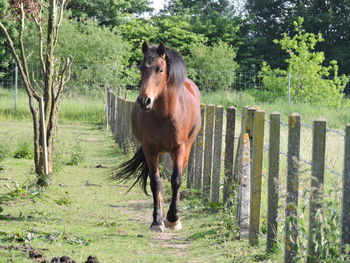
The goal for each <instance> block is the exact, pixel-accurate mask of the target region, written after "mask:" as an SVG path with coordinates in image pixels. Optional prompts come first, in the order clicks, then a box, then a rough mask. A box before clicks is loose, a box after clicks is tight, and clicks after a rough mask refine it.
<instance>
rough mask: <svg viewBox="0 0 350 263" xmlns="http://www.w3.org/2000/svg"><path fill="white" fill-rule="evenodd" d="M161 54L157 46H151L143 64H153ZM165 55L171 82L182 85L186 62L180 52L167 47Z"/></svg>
mask: <svg viewBox="0 0 350 263" xmlns="http://www.w3.org/2000/svg"><path fill="white" fill-rule="evenodd" d="M158 57H159V55H158V53H157V47H156V46H152V47H150V48H149V49H148V50H147V52H146V53H145V56H144V60H143V62H142V66H145V65H152V64H153V62H154V61H155V59H156V58H158ZM165 57H166V62H167V69H168V72H167V75H168V78H169V80H170V81H171V82H173V83H174V84H175V85H176V86H178V87H181V86H182V84H183V83H184V81H185V78H186V64H185V62H184V60H183V59H182V57H181V55H180V53H179V52H177V51H175V50H172V49H169V48H166V50H165Z"/></svg>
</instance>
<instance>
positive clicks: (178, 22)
mask: <svg viewBox="0 0 350 263" xmlns="http://www.w3.org/2000/svg"><path fill="white" fill-rule="evenodd" d="M116 30H117V31H118V32H119V33H120V34H121V35H122V36H123V39H125V40H127V41H128V43H130V45H131V56H130V60H129V64H130V65H131V67H130V70H129V72H134V76H137V79H134V81H133V82H132V83H130V84H132V85H136V84H137V80H138V79H139V74H138V73H136V66H137V65H138V64H139V63H140V61H141V59H142V56H143V54H142V51H141V45H142V43H143V42H144V41H148V42H150V43H154V44H158V43H159V42H160V41H162V42H164V43H165V44H166V45H167V46H168V47H171V48H173V49H175V50H177V51H179V52H180V53H181V54H182V55H183V56H188V55H189V54H190V49H191V48H192V47H195V46H196V45H197V44H200V43H204V42H206V37H204V36H203V35H201V34H197V33H194V32H193V30H194V26H193V25H192V24H191V23H190V17H189V16H186V15H184V16H176V15H174V16H168V15H161V16H157V17H153V18H151V19H145V18H130V20H129V21H128V22H126V23H124V24H122V25H120V26H119V27H118V28H117V29H116Z"/></svg>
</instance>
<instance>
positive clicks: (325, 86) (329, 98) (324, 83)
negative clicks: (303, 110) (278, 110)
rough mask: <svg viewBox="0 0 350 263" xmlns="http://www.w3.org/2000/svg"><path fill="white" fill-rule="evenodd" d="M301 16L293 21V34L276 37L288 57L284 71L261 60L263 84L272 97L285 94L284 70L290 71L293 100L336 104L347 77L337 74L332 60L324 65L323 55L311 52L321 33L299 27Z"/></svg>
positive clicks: (285, 79)
mask: <svg viewBox="0 0 350 263" xmlns="http://www.w3.org/2000/svg"><path fill="white" fill-rule="evenodd" d="M303 21H304V20H303V19H302V18H298V20H297V21H295V22H294V23H293V24H294V26H295V32H296V34H295V35H294V36H293V37H290V36H288V35H287V34H286V33H284V34H283V38H282V39H280V40H275V41H274V42H275V43H276V44H280V46H281V49H282V50H283V51H285V52H286V53H287V54H288V55H289V58H288V59H286V63H287V65H288V69H287V70H281V69H279V68H277V69H271V67H270V66H269V65H268V64H267V63H264V64H263V67H262V69H261V73H262V75H263V77H262V78H263V83H264V85H265V87H266V88H267V89H268V90H269V91H270V95H272V96H274V97H279V96H286V95H287V78H286V75H287V72H289V73H290V74H291V76H292V77H291V96H292V98H293V100H296V101H302V102H314V103H321V104H323V105H324V104H325V105H328V106H337V105H338V104H339V103H340V102H341V99H342V98H343V94H342V91H343V90H344V88H345V85H346V82H347V78H346V76H338V66H337V62H336V61H335V60H333V61H331V63H330V65H329V66H323V62H324V60H325V55H324V53H323V52H314V49H315V46H316V44H317V43H319V42H322V41H324V39H323V37H322V34H317V35H315V34H313V33H307V32H306V31H305V29H303V27H302V23H303Z"/></svg>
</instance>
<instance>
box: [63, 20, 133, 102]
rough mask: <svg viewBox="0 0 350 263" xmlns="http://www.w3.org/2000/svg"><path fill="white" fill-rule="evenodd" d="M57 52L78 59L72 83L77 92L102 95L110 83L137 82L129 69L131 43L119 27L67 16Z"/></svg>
mask: <svg viewBox="0 0 350 263" xmlns="http://www.w3.org/2000/svg"><path fill="white" fill-rule="evenodd" d="M82 43H84V44H83V45H82ZM57 54H59V55H60V56H62V57H66V56H69V55H70V56H72V57H73V58H74V63H73V65H72V79H71V81H70V83H69V87H71V88H70V91H71V92H73V93H74V94H77V93H78V94H86V95H89V96H96V95H101V94H102V93H103V92H104V87H105V85H106V84H109V85H113V86H125V85H126V84H129V83H130V82H133V81H134V80H133V79H130V78H129V77H130V72H129V71H128V69H127V68H126V65H127V64H128V59H129V56H130V48H129V45H128V44H127V43H126V41H124V40H122V39H121V37H120V36H119V35H118V34H117V33H116V32H115V30H110V29H109V28H107V27H101V26H98V25H97V23H96V22H92V21H88V22H86V23H85V24H82V23H79V22H77V21H74V20H68V19H64V20H63V23H62V30H61V37H60V39H59V41H58V46H57Z"/></svg>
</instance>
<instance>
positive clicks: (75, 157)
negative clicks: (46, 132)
mask: <svg viewBox="0 0 350 263" xmlns="http://www.w3.org/2000/svg"><path fill="white" fill-rule="evenodd" d="M84 158H85V154H84V151H83V148H82V147H81V145H80V144H79V143H77V144H76V145H74V146H73V148H72V150H71V152H70V153H69V156H68V160H67V161H66V163H65V164H66V165H78V164H80V163H81V162H82V161H84Z"/></svg>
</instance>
